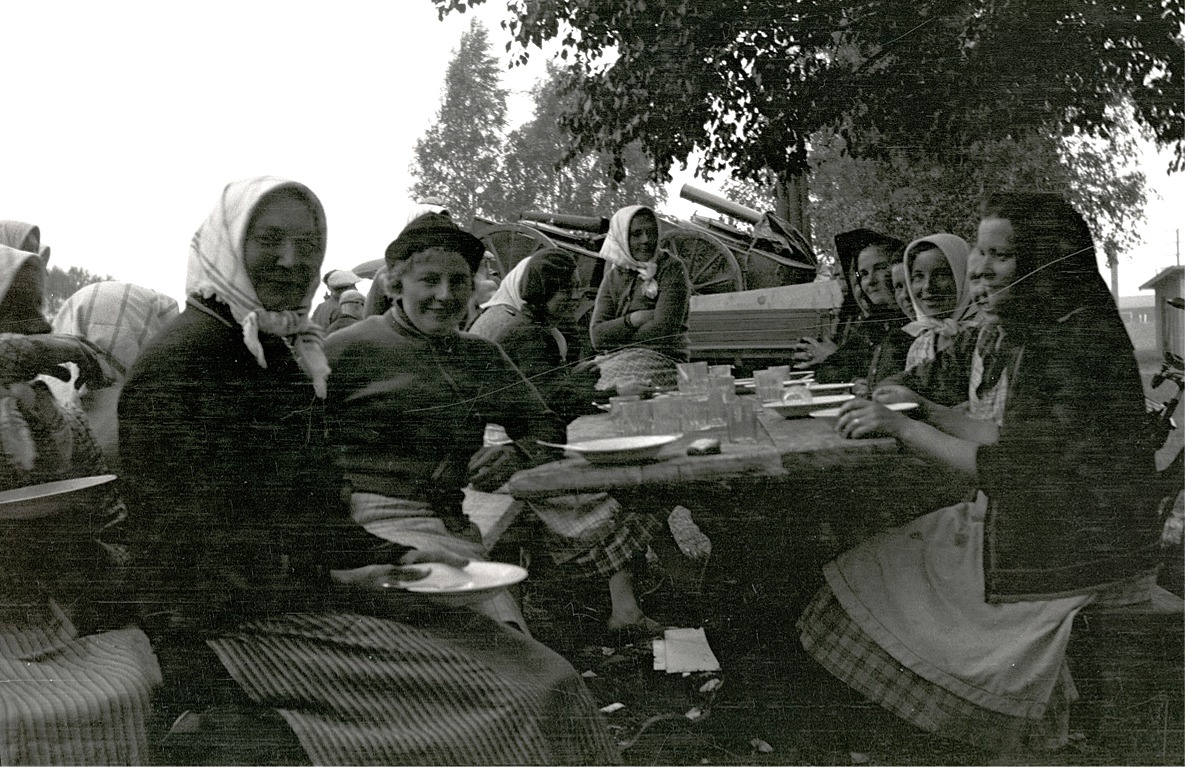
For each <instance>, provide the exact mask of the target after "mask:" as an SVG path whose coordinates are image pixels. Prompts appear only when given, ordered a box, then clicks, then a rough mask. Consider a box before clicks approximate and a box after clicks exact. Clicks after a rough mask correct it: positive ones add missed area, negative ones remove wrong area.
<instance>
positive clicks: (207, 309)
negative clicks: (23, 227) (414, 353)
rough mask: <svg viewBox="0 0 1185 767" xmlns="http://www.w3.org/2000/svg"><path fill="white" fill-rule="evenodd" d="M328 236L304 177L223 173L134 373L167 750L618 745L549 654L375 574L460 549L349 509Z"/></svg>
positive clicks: (547, 759)
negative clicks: (323, 306) (366, 520)
mask: <svg viewBox="0 0 1185 767" xmlns="http://www.w3.org/2000/svg"><path fill="white" fill-rule="evenodd" d="M325 238H326V226H325V215H324V212H323V210H322V208H321V204H320V202H319V201H318V200H317V197H316V196H315V195H314V194H313V193H312V192H311V191H310V190H309V189H308V188H306V187H305V186H303V185H301V184H297V183H295V182H292V181H286V180H283V179H277V178H270V177H266V178H258V179H252V180H249V181H244V182H240V183H234V184H230V185H228V186H227V187H226V189H225V191H224V192H223V195H222V199H221V200H220V202H219V204H218V206H217V207H216V208H215V209H214V211H213V212H212V213H211V214H210V216H209V218H208V219H207V220H206V222H205V223H204V224H203V225H202V226H201V228H200V229H199V230H198V232H197V234H196V235H195V236H194V238H193V242H192V244H191V247H190V258H189V272H188V277H187V280H186V284H187V287H188V292H189V294H190V297H189V299H188V300H187V302H186V308H185V311H184V312H183V313H182V314H181V316H180V317H179V318H178V319H177V321H176V322H174V323H173V324H172V325H171V326H170V327H169V328H168V330H167V331H165V332H164V333H163V334H162V335H161V336H159V337H158V339H157V341H156V342H155V343H153V345H152V346H151V348H149V349H148V350H146V351H145V353H144V354H143V355H141V357H140V359H139V360H138V361H137V363H136V365H135V367H134V369H133V371H132V374H131V376H130V378H129V380H128V382H127V384H126V385H125V386H124V391H123V395H122V397H121V399H120V405H119V416H120V441H121V449H122V453H123V459H124V464H125V467H126V474H127V478H128V480H129V486H130V492H129V501H130V502H131V503H132V508H133V509H134V510H135V511H134V514H133V516H134V517H135V518H136V519H138V520H139V521H142V522H144V523H145V524H143V525H142V526H141V528H140V530H139V536H138V543H139V564H140V566H139V568H137V571H138V573H139V574H141V575H142V576H143V585H142V590H141V592H142V593H141V597H140V598H141V601H142V603H143V604H144V605H145V616H144V618H143V621H144V625H145V630H146V631H147V632H148V633H149V634H150V636H152V638H153V645H154V648H155V649H156V651H157V655H158V657H159V658H160V659H161V665H162V667H163V670H164V678H165V686H164V691H163V693H162V694H161V695H160V696H159V699H158V706H157V708H158V713H159V719H160V723H161V725H162V730H163V729H164V728H166V727H168V726H169V724H170V723H172V722H174V721H176V725H175V726H174V727H173V728H172V730H173V731H172V733H171V734H170V735H169V737H168V738H167V740H166V742H165V750H164V753H162V754H161V755H160V757H161V758H160V761H162V762H163V763H170V764H179V763H192V762H193V761H195V760H201V761H202V762H204V763H216V764H230V763H246V764H260V763H265V762H267V763H308V760H312V762H313V763H315V764H342V763H344V764H408V763H411V764H434V763H435V764H439V763H450V764H487V763H498V764H539V763H545V764H549V763H570V762H583V763H598V762H605V761H614V760H615V759H616V751H615V749H614V748H613V746H612V744H611V742H610V741H609V739H608V737H607V735H606V733H605V732H604V729H603V725H602V724H601V721H600V720H599V717H598V715H597V712H596V710H595V704H594V703H593V702H592V700H591V698H590V696H589V695H588V692H587V690H586V689H585V687H584V686H583V683H582V680H581V679H580V677H579V676H578V675H577V674H576V673H575V671H574V670H573V669H572V667H571V666H570V665H569V664H567V663H566V662H565V661H564V660H563V659H561V658H560V657H559V656H557V655H555V653H553V652H551V651H550V650H548V649H547V648H545V647H543V646H542V645H540V644H538V643H537V642H534V641H533V640H531V639H530V638H529V637H527V636H525V635H523V634H521V633H519V632H517V631H514V630H512V629H510V628H507V627H505V626H502V625H501V624H499V623H497V622H495V621H492V620H489V619H487V618H484V617H482V616H480V615H478V614H477V613H476V612H474V611H472V610H460V609H452V608H447V607H441V606H435V605H433V606H431V607H430V608H425V607H424V606H423V605H422V604H419V603H416V602H414V601H412V598H411V597H409V595H407V594H403V593H401V592H399V591H398V590H394V589H389V590H386V591H383V590H382V589H381V588H380V587H381V586H383V585H384V584H385V583H386V582H387V581H398V580H400V579H401V576H403V579H406V575H405V573H404V571H402V570H399V569H398V568H397V565H399V564H408V563H411V562H416V561H424V560H428V559H432V558H439V559H442V560H443V561H446V562H455V561H456V559H455V558H451V557H446V556H440V555H436V554H433V553H430V552H422V551H414V550H410V549H409V548H408V547H406V546H401V545H398V544H394V543H389V542H387V541H384V540H382V539H380V538H378V537H375V536H372V535H370V534H369V533H367V532H366V531H365V530H364V529H363V528H362V527H361V526H360V525H358V524H357V523H355V522H354V521H353V520H351V519H350V514H349V509H348V506H347V505H346V497H347V494H346V493H345V489H344V487H343V484H342V481H341V475H340V473H339V472H338V470H337V469H336V468H335V466H334V462H333V460H332V457H331V454H330V452H329V451H328V448H327V446H326V444H325V441H324V436H325V428H324V421H323V418H322V406H323V399H324V392H325V389H324V386H325V382H326V377H327V375H328V373H329V366H328V364H327V363H326V359H325V354H324V352H323V351H322V339H321V332H320V330H319V329H318V328H316V326H314V325H312V323H311V322H310V320H309V318H308V311H309V304H310V302H311V301H312V298H313V293H314V292H315V290H316V286H317V279H318V273H319V270H320V266H321V261H322V259H323V257H324V254H325ZM343 332H344V331H343ZM417 605H418V606H417ZM412 617H414V624H415V625H409V624H408V623H406V622H403V621H404V620H408V619H410V618H412ZM179 717H180V718H179Z"/></svg>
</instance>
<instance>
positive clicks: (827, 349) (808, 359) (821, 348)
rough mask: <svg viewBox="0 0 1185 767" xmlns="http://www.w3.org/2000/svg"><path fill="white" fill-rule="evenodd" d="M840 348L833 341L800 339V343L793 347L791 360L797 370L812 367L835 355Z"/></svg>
mask: <svg viewBox="0 0 1185 767" xmlns="http://www.w3.org/2000/svg"><path fill="white" fill-rule="evenodd" d="M838 348H839V347H838V346H837V345H836V343H835V342H834V341H832V340H831V339H826V340H822V341H820V340H819V339H817V338H800V339H798V343H796V344H794V345H793V346H792V347H791V354H790V359H791V361H793V362H794V363H795V364H794V367H796V368H805V367H810V366H811V365H817V364H819V363H820V362H822V361H823V360H825V359H827V358H828V357H830V356H831V355H832V354H835V350H836V349H838Z"/></svg>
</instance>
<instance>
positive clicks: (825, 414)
mask: <svg viewBox="0 0 1185 767" xmlns="http://www.w3.org/2000/svg"><path fill="white" fill-rule="evenodd" d="M917 406H918V403H916V402H891V403H889V404H888V405H885V407H887V408H888V409H889V410H896V411H897V412H898V413H900V412H902V411H905V410H913V409H914V408H915V407H917ZM811 418H839V408H837V407H829V408H827V409H826V410H816V411H815V412H813V413H811Z"/></svg>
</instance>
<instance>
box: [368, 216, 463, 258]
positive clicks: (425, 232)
mask: <svg viewBox="0 0 1185 767" xmlns="http://www.w3.org/2000/svg"><path fill="white" fill-rule="evenodd" d="M428 248H444V249H445V250H455V251H456V252H458V253H460V254H461V257H462V258H464V259H465V262H466V263H468V264H469V268H470V269H471V270H473V271H477V267H478V265H479V264H480V263H481V259H482V256H483V255H484V254H485V246H484V245H482V244H481V240H479V239H477V238H476V237H474V236H473V235H472V234H470V233H469V232H467V231H465V230H464V229H462V228H461V227H459V226H457V225H456V224H455V223H453V220H452V219H451V218H449V217H448V216H446V215H442V214H440V213H426V214H424V215H422V216H420V217H419V218H417V219H415V220H414V221H412V222H411V223H409V224H408V225H407V226H405V227H404V228H403V231H402V232H400V233H399V236H398V237H396V238H395V240H394V241H393V242H392V243H391V244H390V245H388V246H387V251H386V253H385V254H384V257H385V258H386V261H387V266H394V265H395V264H397V263H398V262H400V261H405V260H407V259H409V258H411V257H412V256H413V255H415V254H416V253H419V252H421V251H424V250H427V249H428Z"/></svg>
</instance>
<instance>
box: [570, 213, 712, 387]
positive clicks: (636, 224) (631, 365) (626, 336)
mask: <svg viewBox="0 0 1185 767" xmlns="http://www.w3.org/2000/svg"><path fill="white" fill-rule="evenodd" d="M600 255H601V258H603V259H605V261H607V262H608V263H609V268H608V269H607V270H606V271H605V276H604V278H603V279H602V280H601V284H600V286H599V287H598V288H597V300H596V303H595V305H594V306H593V313H592V320H591V325H590V328H589V332H590V335H591V337H592V344H593V348H594V349H596V351H597V354H598V355H599V356H598V357H597V358H596V362H597V365H598V366H599V367H600V369H601V380H600V382H599V383H598V384H597V388H598V389H602V390H608V389H617V390H618V391H622V390H623V389H629V388H631V387H633V388H643V389H644V388H648V387H656V386H657V387H672V386H674V385H675V383H676V375H675V364H676V363H678V362H686V361H687V313H688V309H689V306H690V300H691V283H690V282H689V279H688V276H687V267H686V266H685V265H684V263H683V262H682V261H680V260H679V257H678V256H676V255H675V254H674V253H670V252H667V251H666V250H665V249H663V248H660V247H659V246H658V217H657V216H655V214H654V211H653V210H651V209H650V208H647V207H644V206H641V205H631V206H629V207H625V208H622V209H621V210H619V211H617V212H616V213H614V214H613V218H611V219H610V220H609V233H608V234H607V235H606V236H605V242H604V244H603V245H602V246H601V254H600Z"/></svg>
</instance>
